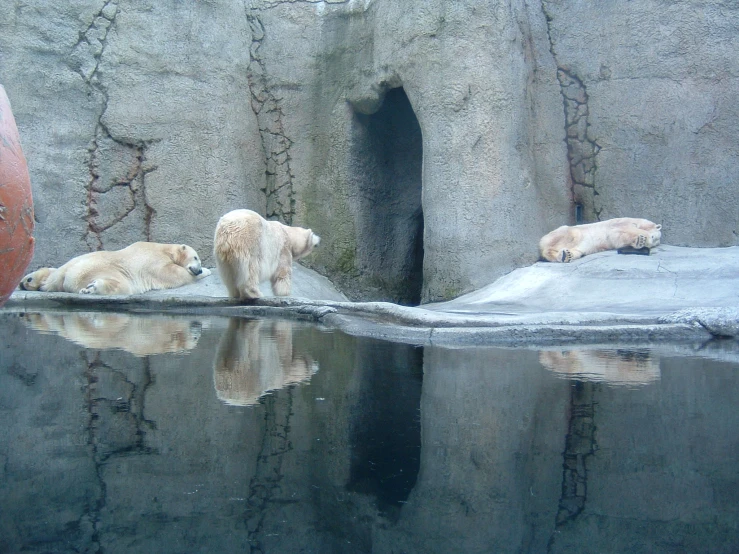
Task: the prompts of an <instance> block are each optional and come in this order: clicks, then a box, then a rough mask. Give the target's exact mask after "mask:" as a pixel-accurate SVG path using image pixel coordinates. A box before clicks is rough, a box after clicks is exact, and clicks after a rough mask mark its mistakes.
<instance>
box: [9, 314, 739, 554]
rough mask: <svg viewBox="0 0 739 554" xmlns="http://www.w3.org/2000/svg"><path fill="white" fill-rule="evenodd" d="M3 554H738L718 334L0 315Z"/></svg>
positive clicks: (737, 372)
mask: <svg viewBox="0 0 739 554" xmlns="http://www.w3.org/2000/svg"><path fill="white" fill-rule="evenodd" d="M0 337H2V339H0V435H1V436H2V440H1V441H0V552H13V553H14V552H37V553H42V552H44V553H45V552H104V553H106V554H108V553H118V552H121V553H123V552H125V553H128V552H142V553H170V552H178V553H179V552H181V553H194V552H203V553H206V552H207V553H215V552H219V553H220V552H234V553H236V552H270V553H292V552H315V553H333V552H338V553H343V552H359V553H362V552H378V553H379V552H381V553H385V552H387V553H391V552H394V553H401V552H407V553H416V552H418V553H429V552H444V553H449V552H465V553H468V552H473V553H474V552H490V553H498V552H533V553H538V552H562V553H573V552H589V553H590V552H690V553H692V552H727V553H728V552H737V551H739V463H738V462H739V356H738V355H737V345H736V343H712V344H708V345H685V346H682V347H677V346H651V347H646V348H645V347H642V348H625V347H619V348H618V349H616V348H580V349H577V348H572V347H569V348H566V349H564V348H547V349H545V350H536V349H505V348H475V349H461V348H460V349H449V348H438V347H426V348H419V347H414V346H410V345H404V344H394V343H387V342H382V341H377V340H371V339H364V338H357V337H352V336H348V335H345V334H343V333H340V332H336V331H331V330H327V329H322V328H320V327H316V326H314V325H309V324H302V323H295V322H289V321H282V320H270V319H263V320H249V319H227V318H217V317H197V318H182V317H164V316H130V315H121V314H102V313H69V312H66V313H39V314H23V315H15V314H9V313H3V314H0Z"/></svg>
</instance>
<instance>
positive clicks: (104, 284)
mask: <svg viewBox="0 0 739 554" xmlns="http://www.w3.org/2000/svg"><path fill="white" fill-rule="evenodd" d="M79 293H80V294H102V295H109V294H132V293H133V291H132V290H131V287H129V286H128V285H124V284H123V283H121V282H120V281H119V280H118V279H111V278H108V279H93V280H92V281H90V283H88V285H87V286H86V287H85V288H83V289H80V291H79Z"/></svg>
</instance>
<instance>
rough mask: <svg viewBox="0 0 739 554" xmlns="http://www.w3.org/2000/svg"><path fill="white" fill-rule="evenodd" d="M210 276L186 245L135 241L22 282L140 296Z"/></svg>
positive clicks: (46, 287)
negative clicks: (147, 292)
mask: <svg viewBox="0 0 739 554" xmlns="http://www.w3.org/2000/svg"><path fill="white" fill-rule="evenodd" d="M208 275H210V270H209V269H208V268H204V267H202V265H201V262H200V258H199V257H198V253H197V252H196V251H195V250H194V249H193V248H192V247H190V246H188V245H186V244H163V243H158V242H135V243H133V244H132V245H130V246H127V247H126V248H123V249H121V250H112V251H106V250H100V251H98V252H88V253H87V254H82V255H81V256H77V257H76V258H72V259H71V260H69V261H68V262H67V263H66V264H64V265H63V266H61V267H59V268H58V269H54V268H41V269H39V270H36V271H34V272H33V273H30V274H29V275H26V276H25V277H24V278H23V281H21V284H22V285H26V286H27V287H28V288H26V286H24V288H26V290H34V287H36V286H37V285H38V287H37V288H36V289H35V290H41V291H42V292H78V293H80V294H141V293H144V292H146V291H149V290H157V289H173V288H176V287H181V286H182V285H187V284H189V283H193V282H195V281H196V280H198V279H202V278H203V277H207V276H208Z"/></svg>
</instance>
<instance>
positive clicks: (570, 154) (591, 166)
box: [541, 0, 603, 221]
mask: <svg viewBox="0 0 739 554" xmlns="http://www.w3.org/2000/svg"><path fill="white" fill-rule="evenodd" d="M545 4H546V2H545V1H544V0H542V1H541V11H542V13H543V14H544V18H545V20H546V23H547V38H548V39H549V52H550V53H551V54H552V58H553V59H554V63H555V65H556V66H557V80H558V81H559V87H560V94H561V95H562V102H563V104H564V117H565V141H566V144H567V161H568V162H569V166H570V181H571V186H572V190H571V197H572V202H573V203H574V204H580V205H582V206H583V208H584V215H585V220H586V221H588V220H591V221H592V220H595V221H600V216H601V213H602V211H603V208H602V207H601V208H600V209H599V208H598V206H596V203H595V199H596V197H597V196H598V195H599V192H598V189H597V186H596V173H597V171H598V164H597V155H598V153H599V152H600V150H601V146H600V145H599V144H598V143H597V142H596V141H595V139H593V138H592V137H591V136H590V134H589V128H590V123H589V121H588V117H589V115H590V111H589V107H588V101H589V97H588V92H587V88H586V86H585V83H583V81H582V79H580V78H579V77H578V76H577V75H576V74H575V73H574V72H573V71H572V70H570V69H569V68H567V67H566V66H563V65H562V64H561V63H560V61H559V59H558V56H557V53H556V49H555V44H554V38H553V37H552V21H553V20H554V17H553V16H552V15H551V14H550V13H549V11H548V10H547V7H546V5H545Z"/></svg>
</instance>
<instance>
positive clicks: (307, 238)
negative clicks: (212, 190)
mask: <svg viewBox="0 0 739 554" xmlns="http://www.w3.org/2000/svg"><path fill="white" fill-rule="evenodd" d="M213 242H214V245H213V253H214V255H215V259H216V267H218V273H220V275H221V279H222V280H223V283H224V284H225V285H226V288H227V289H228V294H229V295H230V296H231V297H232V298H238V299H240V300H245V299H253V298H259V297H261V296H262V295H261V293H260V292H259V283H261V282H262V281H266V280H267V279H269V280H270V282H271V284H272V292H273V293H274V294H275V296H289V295H290V292H291V290H292V271H293V270H292V263H293V260H298V259H300V258H303V257H304V256H307V255H308V254H310V253H311V252H312V251H313V249H314V248H315V247H316V246H318V244H319V243H320V242H321V237H319V236H318V235H316V234H314V233H313V231H311V230H310V229H303V228H302V227H291V226H289V225H284V224H282V223H280V222H279V221H267V220H266V219H264V218H263V217H262V216H260V215H259V214H258V213H256V212H253V211H251V210H234V211H232V212H229V213H227V214H226V215H224V216H223V217H221V219H220V220H219V221H218V225H217V226H216V234H215V239H214V241H213Z"/></svg>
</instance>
